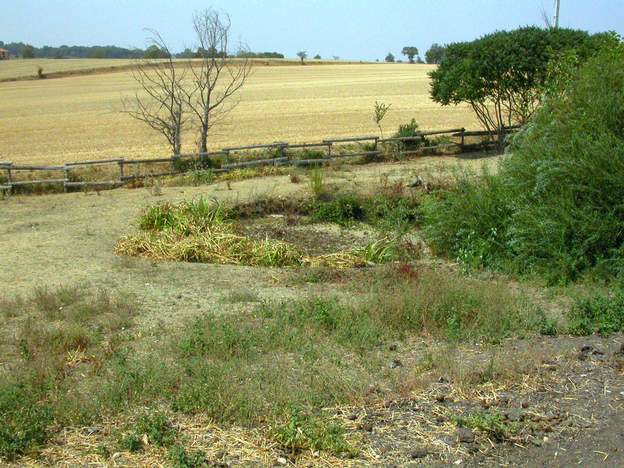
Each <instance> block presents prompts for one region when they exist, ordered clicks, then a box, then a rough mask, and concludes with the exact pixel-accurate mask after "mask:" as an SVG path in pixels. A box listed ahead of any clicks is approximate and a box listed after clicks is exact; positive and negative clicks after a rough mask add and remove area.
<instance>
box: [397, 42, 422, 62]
mask: <svg viewBox="0 0 624 468" xmlns="http://www.w3.org/2000/svg"><path fill="white" fill-rule="evenodd" d="M401 53H402V54H403V55H405V56H406V57H407V59H408V60H409V63H414V57H416V56H417V55H418V48H416V47H412V46H405V47H403V50H401Z"/></svg>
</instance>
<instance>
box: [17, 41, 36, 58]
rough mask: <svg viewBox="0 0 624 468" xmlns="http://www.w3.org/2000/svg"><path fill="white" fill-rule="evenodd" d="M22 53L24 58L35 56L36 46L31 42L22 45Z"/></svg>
mask: <svg viewBox="0 0 624 468" xmlns="http://www.w3.org/2000/svg"><path fill="white" fill-rule="evenodd" d="M20 54H21V56H22V58H25V59H31V58H35V48H34V47H33V46H31V45H30V44H26V45H25V46H24V47H22V51H21V53H20Z"/></svg>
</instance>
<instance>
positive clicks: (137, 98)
mask: <svg viewBox="0 0 624 468" xmlns="http://www.w3.org/2000/svg"><path fill="white" fill-rule="evenodd" d="M149 32H150V34H151V43H152V45H153V46H156V47H157V48H158V49H160V50H161V51H162V56H163V58H162V59H149V60H147V59H143V60H137V61H136V63H135V64H134V67H133V68H132V76H133V78H134V80H135V81H136V82H137V83H138V84H139V90H137V91H136V92H135V94H134V96H133V97H131V98H130V97H126V98H123V99H122V105H123V112H125V113H127V114H128V115H130V116H131V117H132V118H134V119H137V120H139V121H141V122H144V123H146V124H147V125H148V126H149V127H151V128H152V129H153V130H155V131H157V132H159V133H160V134H161V135H163V136H164V137H165V138H166V139H167V142H168V143H169V146H170V147H171V151H172V153H173V154H174V155H178V154H180V153H181V149H182V128H183V126H184V124H185V122H186V115H185V105H186V104H185V102H186V101H185V99H184V97H185V95H184V93H183V91H182V90H183V88H184V81H185V73H186V70H185V69H184V67H176V64H175V62H174V60H173V54H171V52H170V51H169V48H168V47H167V44H166V43H165V41H164V40H163V38H162V37H161V35H160V34H159V33H158V32H157V31H153V30H149Z"/></svg>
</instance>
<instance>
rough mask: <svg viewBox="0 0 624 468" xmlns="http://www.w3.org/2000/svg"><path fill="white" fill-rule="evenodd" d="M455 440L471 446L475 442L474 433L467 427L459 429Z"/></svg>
mask: <svg viewBox="0 0 624 468" xmlns="http://www.w3.org/2000/svg"><path fill="white" fill-rule="evenodd" d="M457 440H459V441H460V442H461V443H462V444H472V443H473V442H474V441H475V435H474V432H472V431H471V430H470V429H468V428H467V427H460V428H458V429H457Z"/></svg>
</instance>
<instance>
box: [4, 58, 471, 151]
mask: <svg viewBox="0 0 624 468" xmlns="http://www.w3.org/2000/svg"><path fill="white" fill-rule="evenodd" d="M431 69H432V67H431V66H426V65H407V64H340V65H323V66H315V65H308V66H280V67H258V68H257V69H256V70H255V72H254V74H253V76H252V77H251V79H250V80H249V81H248V83H247V85H246V87H245V88H244V89H243V91H242V93H241V94H240V104H239V105H238V106H237V107H236V109H235V110H234V111H233V112H232V113H231V114H230V116H229V118H228V121H227V122H226V123H225V124H223V125H222V126H221V127H218V128H215V129H214V131H213V135H212V138H211V141H210V147H211V148H212V149H215V150H216V149H219V148H222V147H224V146H231V145H243V144H253V143H266V142H272V141H289V142H308V141H316V140H322V139H324V138H330V137H339V136H352V135H363V134H375V133H377V132H378V131H377V129H376V127H375V125H374V124H373V121H372V109H373V104H374V102H375V101H376V100H378V101H384V102H386V103H389V104H392V108H391V110H390V112H389V113H388V115H387V117H386V120H385V121H384V128H385V130H386V133H388V134H390V133H391V132H393V131H394V130H395V129H396V127H397V126H398V125H399V124H400V123H404V122H408V121H409V120H410V119H412V118H415V119H416V121H417V122H418V123H419V124H420V125H421V127H422V128H425V129H433V128H448V127H462V126H465V127H467V128H471V127H476V122H475V120H474V118H473V117H472V114H471V113H470V112H469V111H468V109H467V108H466V107H457V108H443V107H441V106H439V105H437V104H435V103H433V102H432V101H431V100H430V99H429V94H428V91H429V78H428V76H427V73H428V72H429V71H430V70H431ZM135 89H136V84H135V82H134V81H133V79H132V76H131V74H130V73H129V72H128V71H120V72H115V73H104V74H96V75H86V76H72V77H66V78H59V79H50V80H37V81H22V82H9V83H0V96H1V99H0V127H1V128H2V129H3V137H2V139H1V140H0V155H2V159H3V160H9V161H13V162H14V163H35V162H39V163H43V162H48V163H61V162H69V161H77V160H84V159H98V158H109V157H154V156H157V155H160V156H163V155H167V154H168V148H167V146H166V144H165V143H164V139H163V138H162V137H161V136H160V135H159V134H157V133H154V132H153V131H151V130H150V129H148V128H147V127H146V126H145V125H143V124H141V123H139V122H136V121H134V120H132V119H131V118H130V117H128V116H127V115H124V114H122V113H121V112H120V109H121V104H120V100H121V97H122V96H124V95H131V94H132V93H134V91H135ZM194 142H195V136H194V134H193V132H192V130H191V129H188V130H187V132H186V134H185V135H184V141H183V144H184V147H185V149H186V150H189V151H192V150H193V149H194V146H195V144H194Z"/></svg>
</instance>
